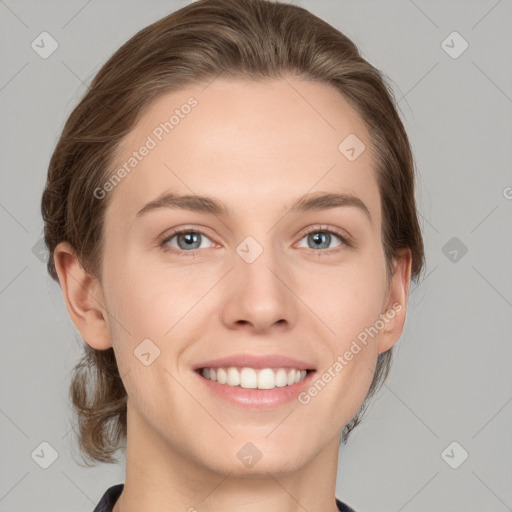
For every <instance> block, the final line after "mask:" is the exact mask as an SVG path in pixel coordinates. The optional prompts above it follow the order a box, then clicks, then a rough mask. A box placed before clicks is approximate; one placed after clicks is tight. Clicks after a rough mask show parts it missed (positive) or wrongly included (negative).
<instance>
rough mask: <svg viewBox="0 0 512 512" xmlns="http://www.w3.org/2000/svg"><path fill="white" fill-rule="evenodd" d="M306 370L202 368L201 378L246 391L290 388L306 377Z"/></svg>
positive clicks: (231, 367)
mask: <svg viewBox="0 0 512 512" xmlns="http://www.w3.org/2000/svg"><path fill="white" fill-rule="evenodd" d="M306 374H307V371H306V370H296V369H295V368H292V369H288V370H287V369H285V368H276V369H273V368H263V369H261V370H255V369H254V368H248V367H244V368H241V371H239V369H238V368H235V367H233V366H230V367H229V368H203V373H202V375H203V377H205V378H206V379H210V380H216V381H217V382H218V383H219V384H227V385H228V386H240V387H242V388H248V389H256V388H258V389H273V388H275V387H278V388H282V387H284V386H290V385H292V384H295V383H296V382H300V381H301V380H303V379H304V378H305V377H306Z"/></svg>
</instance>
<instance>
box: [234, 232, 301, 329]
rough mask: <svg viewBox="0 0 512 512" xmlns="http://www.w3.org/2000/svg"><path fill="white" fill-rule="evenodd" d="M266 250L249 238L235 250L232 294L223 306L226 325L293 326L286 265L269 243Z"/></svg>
mask: <svg viewBox="0 0 512 512" xmlns="http://www.w3.org/2000/svg"><path fill="white" fill-rule="evenodd" d="M266 240H267V243H266V244H265V246H263V245H262V244H260V243H259V242H258V241H257V240H256V239H255V238H254V237H251V236H249V237H247V238H246V239H244V240H243V241H242V242H241V243H240V244H239V245H238V246H237V248H236V255H235V259H234V268H233V272H232V273H231V281H230V290H229V292H228V294H227V301H226V303H225V304H224V321H225V322H227V323H229V324H231V325H233V324H234V323H250V324H252V326H253V328H255V329H257V330H265V329H268V328H270V327H271V326H272V325H274V324H275V323H277V322H279V323H282V322H283V320H284V321H286V322H287V323H293V322H294V317H293V316H292V315H293V304H292V302H293V300H292V294H290V291H289V290H288V289H287V286H286V285H285V284H284V283H286V282H287V280H288V272H287V271H286V264H285V262H284V260H283V258H282V257H280V256H281V255H280V254H279V253H278V251H277V249H275V248H274V247H272V244H271V243H270V242H269V241H268V240H269V238H267V239H266Z"/></svg>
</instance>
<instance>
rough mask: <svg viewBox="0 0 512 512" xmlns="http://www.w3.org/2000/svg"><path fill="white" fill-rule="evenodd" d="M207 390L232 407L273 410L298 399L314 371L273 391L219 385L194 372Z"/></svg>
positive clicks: (308, 383)
mask: <svg viewBox="0 0 512 512" xmlns="http://www.w3.org/2000/svg"><path fill="white" fill-rule="evenodd" d="M194 373H195V374H196V375H197V376H198V378H199V379H201V381H202V382H203V383H204V385H205V386H207V387H208V389H209V390H210V391H211V392H213V393H215V395H217V396H219V397H220V398H223V399H224V400H226V401H227V402H230V403H232V404H234V405H238V406H242V407H246V408H253V409H259V410H266V409H273V408H276V407H279V406H280V405H284V404H286V403H288V402H291V401H292V400H294V399H297V398H298V395H299V393H301V392H302V391H304V390H305V389H306V388H307V387H309V386H310V382H311V380H312V379H313V377H314V375H315V373H316V371H314V370H313V371H310V372H308V374H307V375H306V377H305V378H304V380H301V381H300V382H296V383H295V384H292V385H290V386H283V387H281V388H274V389H246V388H242V387H239V386H228V385H227V384H219V383H218V382H217V381H215V380H210V379H206V378H204V377H203V376H202V375H201V374H200V373H198V372H197V371H196V372H194Z"/></svg>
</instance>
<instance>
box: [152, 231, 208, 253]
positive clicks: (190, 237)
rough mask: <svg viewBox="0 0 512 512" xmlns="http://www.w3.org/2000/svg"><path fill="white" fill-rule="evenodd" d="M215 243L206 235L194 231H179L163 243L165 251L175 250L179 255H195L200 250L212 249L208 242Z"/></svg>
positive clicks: (168, 236)
mask: <svg viewBox="0 0 512 512" xmlns="http://www.w3.org/2000/svg"><path fill="white" fill-rule="evenodd" d="M206 241H209V242H210V243H213V242H212V241H211V240H210V238H208V237H207V236H206V235H205V234H204V233H201V232H200V231H195V230H192V229H179V230H175V231H173V232H172V233H171V234H169V235H167V236H166V237H165V238H164V239H163V240H162V241H161V242H160V246H161V247H162V248H163V249H166V250H167V249H169V248H171V249H173V250H175V251H177V252H178V253H182V254H183V253H188V254H192V255H193V254H195V251H196V250H198V249H207V248H208V247H211V245H208V242H206Z"/></svg>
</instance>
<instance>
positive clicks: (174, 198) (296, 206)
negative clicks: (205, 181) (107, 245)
mask: <svg viewBox="0 0 512 512" xmlns="http://www.w3.org/2000/svg"><path fill="white" fill-rule="evenodd" d="M339 207H354V208H357V209H359V210H360V211H362V212H363V213H364V214H365V215H366V217H367V218H368V220H369V221H370V224H371V223H372V222H373V221H372V217H371V214H370V211H369V210H368V208H367V206H366V205H365V204H364V203H363V201H362V200H361V199H359V197H357V196H354V195H352V194H346V193H326V192H315V193H310V194H305V195H303V196H301V197H299V198H298V199H296V200H295V201H294V202H293V203H292V205H291V206H290V208H289V213H295V212H306V211H313V210H327V209H330V208H339ZM157 208H173V209H178V210H189V211H194V212H200V213H210V214H213V215H219V216H226V217H227V216H229V215H230V214H231V213H232V212H231V210H230V209H229V208H228V207H227V205H225V204H224V203H223V202H222V201H219V200H218V199H215V198H213V197H207V196H198V195H178V194H174V193H172V192H166V193H164V194H162V195H161V196H159V197H157V198H156V199H154V200H153V201H150V202H149V203H147V204H146V205H144V207H143V208H142V209H140V210H139V211H138V212H137V214H136V216H135V217H136V218H139V217H141V216H142V215H144V214H145V213H147V212H149V211H152V210H155V209H157Z"/></svg>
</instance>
